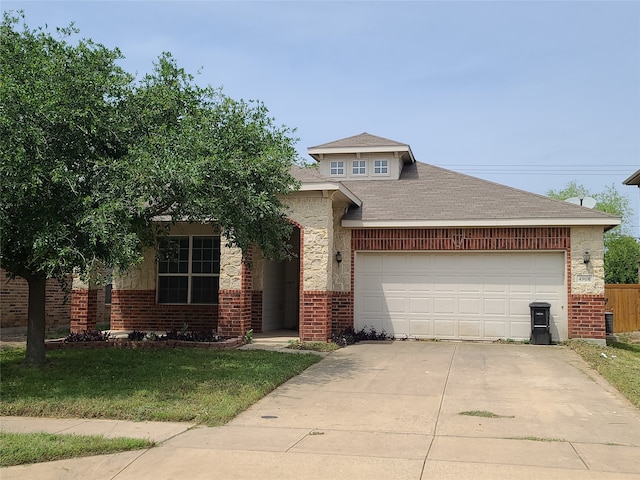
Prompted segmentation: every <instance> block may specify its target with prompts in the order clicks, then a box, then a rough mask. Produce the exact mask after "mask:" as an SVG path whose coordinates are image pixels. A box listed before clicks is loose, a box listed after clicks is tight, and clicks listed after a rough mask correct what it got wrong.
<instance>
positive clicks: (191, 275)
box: [156, 234, 222, 305]
mask: <svg viewBox="0 0 640 480" xmlns="http://www.w3.org/2000/svg"><path fill="white" fill-rule="evenodd" d="M198 237H201V238H212V239H213V241H214V242H215V241H216V240H217V241H218V253H219V255H221V254H222V248H221V243H220V235H204V234H199V235H167V236H166V237H164V238H166V239H171V238H176V239H177V238H188V239H189V259H188V265H187V267H188V268H187V270H188V271H187V273H179V272H167V273H160V262H159V261H157V260H156V304H157V305H218V304H219V303H220V298H219V292H220V271H218V273H206V274H203V273H195V274H194V273H193V271H192V270H193V263H192V262H193V239H194V238H198ZM214 251H215V248H214ZM212 261H215V259H212ZM218 263H219V264H220V257H218ZM160 277H187V301H186V302H161V301H160ZM194 277H210V278H216V277H217V278H218V290H217V291H216V292H215V296H216V298H217V301H215V302H213V303H200V302H196V303H194V302H193V301H192V286H193V282H192V279H193V278H194Z"/></svg>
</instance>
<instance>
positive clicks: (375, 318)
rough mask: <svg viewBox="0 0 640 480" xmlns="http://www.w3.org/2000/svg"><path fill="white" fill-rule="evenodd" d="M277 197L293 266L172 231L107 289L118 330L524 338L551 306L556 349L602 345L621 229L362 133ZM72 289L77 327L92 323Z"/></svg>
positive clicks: (319, 158) (315, 151) (85, 303)
mask: <svg viewBox="0 0 640 480" xmlns="http://www.w3.org/2000/svg"><path fill="white" fill-rule="evenodd" d="M308 153H309V155H310V156H311V157H312V158H313V159H314V160H315V161H316V162H317V169H316V168H302V167H297V166H296V167H293V170H292V173H293V176H294V177H295V178H296V179H298V180H299V181H300V183H301V186H300V189H299V190H298V191H296V192H294V193H292V194H290V195H289V196H287V198H285V199H283V200H284V202H285V204H286V207H287V209H288V212H287V213H288V217H289V219H290V220H291V222H292V224H293V225H294V227H295V228H294V230H293V233H292V235H291V239H290V242H291V245H292V247H293V250H294V251H295V253H296V258H294V259H292V260H289V261H283V262H272V261H269V260H266V259H265V258H263V256H262V255H261V253H260V252H259V251H254V252H250V253H249V255H251V260H252V261H251V268H249V266H248V265H247V264H245V263H243V261H242V252H240V251H239V250H238V249H237V248H229V247H227V246H226V245H225V241H224V238H223V239H221V238H220V236H219V234H218V233H217V231H216V229H215V225H213V224H198V225H195V224H186V223H185V224H176V225H174V226H173V227H172V230H171V233H170V235H171V236H170V237H169V238H168V239H167V240H166V242H165V247H163V248H168V249H170V251H172V252H173V254H172V256H166V255H162V254H161V255H157V252H154V251H148V252H146V254H145V259H144V261H143V262H142V264H141V265H139V266H138V267H137V268H136V269H135V270H134V271H132V272H131V273H130V274H128V275H126V276H120V277H118V276H116V277H115V278H114V280H113V290H112V299H111V314H110V315H111V328H112V330H134V329H135V330H145V331H149V330H165V329H169V328H180V327H182V326H183V325H184V324H187V325H188V326H189V328H192V329H217V330H218V332H219V333H221V334H226V335H242V334H244V333H245V332H246V331H247V330H249V329H253V330H254V331H255V332H266V331H269V330H279V329H292V330H297V331H298V332H299V336H300V338H301V339H302V340H305V341H326V340H327V339H329V338H330V337H331V335H332V332H339V331H341V330H343V329H344V328H346V327H353V328H355V329H356V330H359V329H361V328H364V327H373V328H375V329H376V330H377V331H382V330H384V331H385V332H387V334H389V335H392V336H394V337H395V338H438V339H460V340H496V339H515V340H520V339H528V338H529V336H530V332H531V323H530V308H529V304H530V303H531V302H534V301H544V302H548V303H550V304H551V309H550V313H551V333H552V338H553V340H555V341H558V340H560V341H562V340H566V339H569V338H584V339H590V340H593V341H596V342H600V343H604V341H605V321H604V305H605V298H604V270H603V253H604V252H603V233H604V232H605V231H606V230H608V229H610V228H612V227H614V226H616V225H618V224H619V223H620V219H619V218H618V217H615V216H612V215H609V214H606V213H603V212H599V211H594V210H590V209H588V208H585V207H582V206H578V205H574V204H570V203H567V202H562V201H558V200H554V199H551V198H547V197H544V196H541V195H537V194H533V193H528V192H525V191H521V190H517V189H514V188H510V187H507V186H504V185H499V184H496V183H492V182H489V181H485V180H481V179H478V178H474V177H471V176H468V175H463V174H460V173H456V172H453V171H450V170H446V169H443V168H440V167H436V166H433V165H429V164H425V163H421V162H418V161H416V159H415V158H414V155H413V152H412V151H411V148H410V146H409V145H408V144H406V143H402V142H397V141H393V140H389V139H386V138H381V137H378V136H374V135H370V134H368V133H362V134H360V135H356V136H353V137H349V138H344V139H341V140H337V141H334V142H330V143H325V144H322V145H317V146H315V147H311V148H309V149H308ZM95 295H96V294H95V289H92V288H90V286H87V285H83V284H81V283H80V282H77V281H76V282H75V283H74V290H73V298H72V312H71V314H72V328H73V329H76V330H78V329H84V328H90V327H91V326H92V325H93V324H94V322H95V321H94V316H95V315H94V312H93V310H94V305H95V304H96V300H95Z"/></svg>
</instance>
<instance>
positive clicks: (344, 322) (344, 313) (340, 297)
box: [331, 292, 354, 333]
mask: <svg viewBox="0 0 640 480" xmlns="http://www.w3.org/2000/svg"><path fill="white" fill-rule="evenodd" d="M353 322H354V319H353V292H332V293H331V330H332V331H333V333H340V332H342V331H343V330H344V329H345V328H349V327H353Z"/></svg>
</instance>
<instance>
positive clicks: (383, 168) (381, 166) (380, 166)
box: [373, 160, 389, 175]
mask: <svg viewBox="0 0 640 480" xmlns="http://www.w3.org/2000/svg"><path fill="white" fill-rule="evenodd" d="M373 173H375V174H376V175H386V174H388V173H389V162H388V160H376V161H375V162H374V165H373Z"/></svg>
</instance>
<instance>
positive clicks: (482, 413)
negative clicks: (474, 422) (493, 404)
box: [458, 410, 515, 418]
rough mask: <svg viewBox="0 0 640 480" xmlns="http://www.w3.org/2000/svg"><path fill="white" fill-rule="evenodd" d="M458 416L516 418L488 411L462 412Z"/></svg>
mask: <svg viewBox="0 0 640 480" xmlns="http://www.w3.org/2000/svg"><path fill="white" fill-rule="evenodd" d="M458 415H465V416H468V417H483V418H515V417H514V416H513V415H498V414H497V413H493V412H489V411H487V410H468V411H466V412H460V413H459V414H458Z"/></svg>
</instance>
